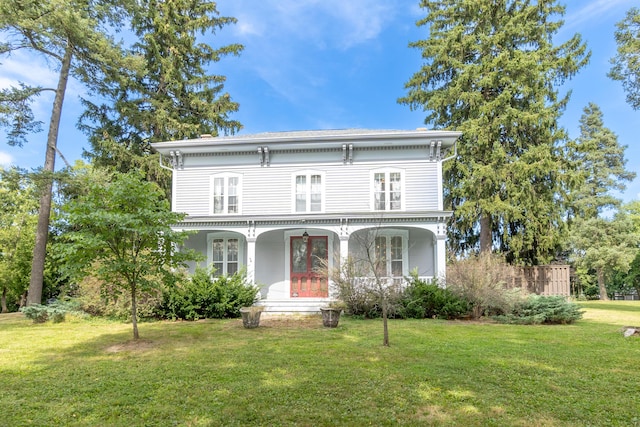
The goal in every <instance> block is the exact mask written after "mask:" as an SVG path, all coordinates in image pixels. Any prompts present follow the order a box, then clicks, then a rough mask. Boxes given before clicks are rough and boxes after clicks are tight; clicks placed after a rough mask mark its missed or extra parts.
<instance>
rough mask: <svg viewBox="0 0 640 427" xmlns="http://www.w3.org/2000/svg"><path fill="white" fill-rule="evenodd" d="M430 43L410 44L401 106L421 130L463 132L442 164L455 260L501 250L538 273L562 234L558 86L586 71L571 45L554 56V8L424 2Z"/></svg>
mask: <svg viewBox="0 0 640 427" xmlns="http://www.w3.org/2000/svg"><path fill="white" fill-rule="evenodd" d="M421 6H422V7H423V8H425V9H426V10H427V16H426V17H425V18H424V19H422V20H420V21H418V25H419V26H424V27H428V29H429V38H427V39H425V40H421V41H417V42H414V43H411V44H410V46H411V47H414V48H418V49H420V50H421V51H422V57H423V59H424V61H425V63H424V65H423V66H422V68H421V69H420V70H419V71H418V72H417V73H415V74H414V75H413V77H412V78H411V79H410V80H409V81H408V82H407V83H406V85H405V87H406V89H407V90H408V94H407V95H406V96H405V97H404V98H401V99H400V100H399V101H400V102H401V103H404V104H407V105H409V106H410V107H411V108H412V109H418V108H422V109H424V111H426V112H427V116H426V118H425V123H426V124H427V125H432V126H433V127H434V128H436V129H454V130H458V131H462V132H463V136H462V138H461V139H460V141H459V142H458V144H459V147H458V157H457V159H455V160H454V161H451V162H449V163H447V164H446V166H445V171H444V176H445V187H446V188H445V196H446V202H447V205H448V206H447V207H448V208H450V209H453V211H454V218H453V226H452V227H450V236H449V237H450V240H451V242H452V244H453V246H454V250H456V251H457V252H468V251H476V250H480V251H482V252H490V251H492V250H493V249H499V250H500V251H502V252H504V253H505V256H506V258H507V260H509V261H512V262H524V263H529V264H538V263H543V262H546V261H548V260H549V259H550V258H552V257H553V256H554V253H555V251H556V250H557V247H558V245H559V242H560V239H561V233H562V227H563V218H562V213H563V209H562V206H561V205H560V204H559V203H558V202H559V200H561V199H562V197H563V195H562V192H563V189H564V188H565V186H564V185H563V183H562V179H563V176H562V173H561V171H563V170H564V169H565V168H564V165H563V159H562V155H561V151H560V150H559V144H560V143H561V142H562V141H563V140H565V139H566V135H565V132H564V130H563V129H561V128H559V126H558V117H559V115H560V113H561V111H562V110H563V109H564V107H565V105H566V103H567V101H568V95H566V96H563V97H560V96H559V95H558V92H557V89H556V86H557V85H559V84H560V83H562V82H563V81H565V79H568V78H570V77H571V76H573V75H574V74H575V73H576V72H577V71H578V70H579V69H580V68H581V67H582V66H583V65H585V64H586V62H587V61H588V57H589V54H588V53H587V52H586V45H585V44H584V43H583V42H582V41H581V38H580V36H579V35H574V36H573V37H572V38H571V39H570V40H568V41H566V42H565V43H563V44H561V45H559V46H554V44H553V42H552V37H553V35H554V34H555V33H556V32H557V31H558V29H559V28H560V27H561V25H562V21H555V20H553V19H552V18H553V17H554V16H555V15H560V16H561V15H562V14H563V13H564V8H563V7H562V6H559V5H558V4H557V3H556V1H555V0H554V1H550V0H538V1H535V2H531V1H524V0H500V1H495V0H443V1H437V2H435V1H427V0H423V1H422V2H421Z"/></svg>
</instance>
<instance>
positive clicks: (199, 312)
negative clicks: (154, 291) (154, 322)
mask: <svg viewBox="0 0 640 427" xmlns="http://www.w3.org/2000/svg"><path fill="white" fill-rule="evenodd" d="M258 291H259V288H258V287H257V286H255V285H252V284H250V283H248V282H247V279H246V274H245V272H244V271H240V272H238V273H236V274H233V275H232V276H221V277H215V278H213V277H212V274H211V272H210V270H207V269H204V268H197V269H196V271H195V273H194V274H193V275H192V276H191V277H184V278H183V279H182V280H177V281H176V282H174V283H170V284H167V286H166V287H165V289H164V290H163V292H162V304H161V305H160V309H159V314H160V316H161V317H163V318H167V319H184V320H198V319H201V318H207V319H222V318H228V317H240V308H242V307H248V306H251V305H252V304H253V303H254V302H255V301H256V297H257V294H258Z"/></svg>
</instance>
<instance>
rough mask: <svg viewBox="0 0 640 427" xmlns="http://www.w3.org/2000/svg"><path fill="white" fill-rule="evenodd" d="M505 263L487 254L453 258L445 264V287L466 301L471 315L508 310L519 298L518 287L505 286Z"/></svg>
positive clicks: (507, 274)
mask: <svg viewBox="0 0 640 427" xmlns="http://www.w3.org/2000/svg"><path fill="white" fill-rule="evenodd" d="M507 269H508V267H507V265H506V264H505V263H504V262H503V260H502V259H501V258H499V257H497V256H492V255H490V254H485V255H480V256H474V257H471V258H468V259H465V260H462V261H457V262H455V263H453V264H452V265H450V266H448V267H447V289H449V290H450V291H451V292H452V293H453V294H455V295H457V296H458V297H460V298H462V299H464V300H465V301H467V302H468V303H469V304H470V305H471V308H472V311H471V312H472V316H473V318H475V319H477V318H479V317H480V316H482V315H491V314H502V313H509V312H511V311H512V310H513V308H514V307H515V306H516V305H517V304H518V303H519V302H520V301H521V300H522V298H523V297H524V294H523V292H522V290H520V289H518V288H515V289H509V288H508V287H507V283H506V279H507V277H508V276H509V271H508V270H507Z"/></svg>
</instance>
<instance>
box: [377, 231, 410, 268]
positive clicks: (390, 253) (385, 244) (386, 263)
mask: <svg viewBox="0 0 640 427" xmlns="http://www.w3.org/2000/svg"><path fill="white" fill-rule="evenodd" d="M405 246H406V240H405V238H403V236H396V235H386V236H376V239H375V264H376V268H377V270H378V274H379V275H380V276H383V277H403V276H405V275H406V273H405V257H406V250H405Z"/></svg>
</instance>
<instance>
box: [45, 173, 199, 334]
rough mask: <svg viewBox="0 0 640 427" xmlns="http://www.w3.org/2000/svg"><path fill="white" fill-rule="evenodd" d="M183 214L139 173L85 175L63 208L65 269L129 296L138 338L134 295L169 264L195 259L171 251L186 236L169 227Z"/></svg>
mask: <svg viewBox="0 0 640 427" xmlns="http://www.w3.org/2000/svg"><path fill="white" fill-rule="evenodd" d="M183 218H184V215H183V214H180V213H175V212H171V211H170V208H169V202H168V201H167V200H166V199H165V198H164V194H163V192H162V190H161V189H160V188H159V187H158V186H157V184H155V183H152V182H149V181H145V180H144V179H143V178H142V176H141V175H140V174H138V173H135V172H132V173H129V174H116V175H114V177H113V180H112V181H111V182H106V183H105V182H103V181H102V180H89V184H88V186H87V189H86V192H84V193H83V194H80V195H79V196H78V197H77V198H75V199H73V200H71V201H70V202H69V203H68V204H67V205H66V206H65V209H64V211H63V215H62V222H63V225H64V226H66V227H67V229H68V231H67V232H66V233H65V234H63V235H62V237H61V240H62V242H61V243H60V244H59V245H58V247H57V252H58V253H59V254H60V257H61V259H62V261H63V262H64V263H65V267H66V269H67V274H69V275H70V276H71V277H76V278H79V277H84V276H87V275H89V274H93V275H95V276H97V277H98V278H100V279H102V280H103V281H104V282H106V283H109V284H111V285H114V286H116V287H119V288H120V289H123V290H125V291H127V292H128V293H129V295H130V297H131V319H132V322H133V338H134V339H138V338H139V334H138V324H137V306H136V297H137V295H138V293H139V292H141V291H145V290H148V289H156V288H157V287H158V286H159V281H160V280H162V279H169V278H170V277H171V275H172V274H173V273H172V269H173V268H176V267H179V266H181V265H183V264H184V263H185V262H186V261H188V260H191V259H194V258H195V256H196V255H195V253H194V252H192V251H184V250H183V251H175V250H174V249H175V248H174V246H176V245H179V244H181V243H182V242H183V241H184V240H185V239H186V237H187V233H186V232H178V231H174V230H172V229H171V225H172V224H176V223H178V222H180V221H181V220H182V219H183Z"/></svg>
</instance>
